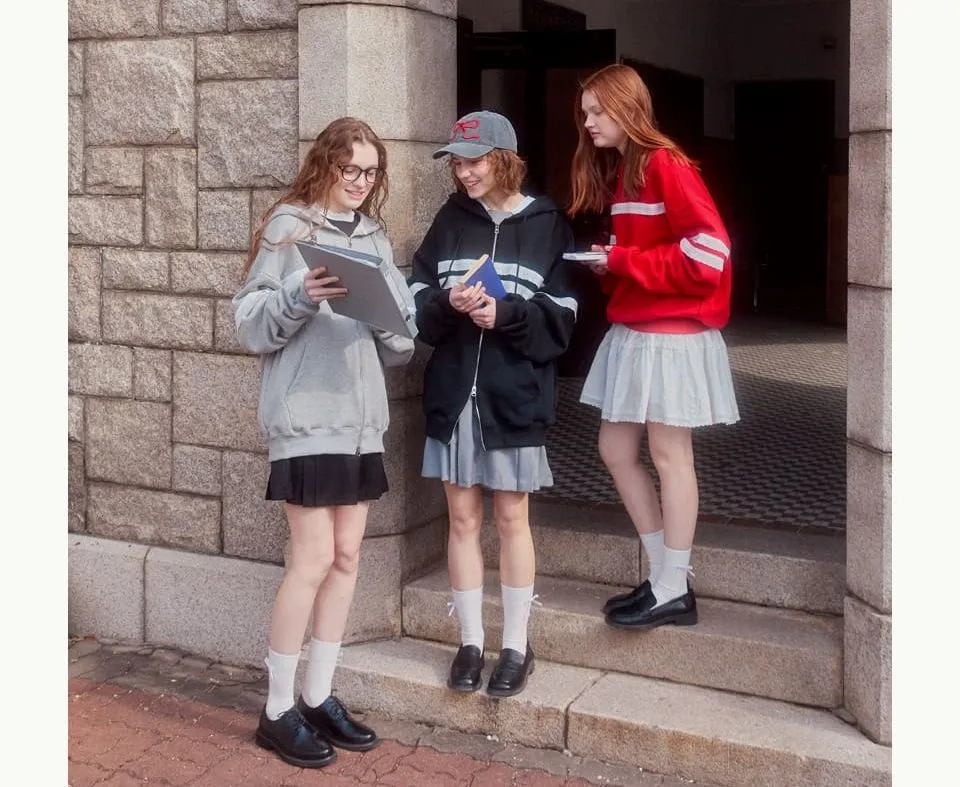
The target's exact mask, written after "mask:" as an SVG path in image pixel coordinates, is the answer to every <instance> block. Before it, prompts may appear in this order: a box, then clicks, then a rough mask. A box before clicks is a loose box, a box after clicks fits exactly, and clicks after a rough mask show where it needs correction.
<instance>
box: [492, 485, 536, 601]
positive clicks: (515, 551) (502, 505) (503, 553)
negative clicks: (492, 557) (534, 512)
mask: <svg viewBox="0 0 960 787" xmlns="http://www.w3.org/2000/svg"><path fill="white" fill-rule="evenodd" d="M529 503H530V496H529V495H528V494H527V493H526V492H494V493H493V511H494V519H495V520H496V523H497V534H498V535H499V537H500V581H501V583H503V584H504V585H507V586H508V587H514V588H521V587H527V586H528V585H532V584H533V579H534V576H535V575H536V556H535V554H534V551H533V536H532V535H531V533H530V506H529Z"/></svg>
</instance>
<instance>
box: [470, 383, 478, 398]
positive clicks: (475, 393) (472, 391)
mask: <svg viewBox="0 0 960 787" xmlns="http://www.w3.org/2000/svg"><path fill="white" fill-rule="evenodd" d="M470 396H471V397H472V398H474V399H476V398H477V386H473V388H471V389H470Z"/></svg>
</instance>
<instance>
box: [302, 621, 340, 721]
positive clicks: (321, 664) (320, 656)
mask: <svg viewBox="0 0 960 787" xmlns="http://www.w3.org/2000/svg"><path fill="white" fill-rule="evenodd" d="M339 655H340V643H339V642H322V641H321V640H319V639H312V638H311V640H310V650H309V656H308V658H309V661H308V662H307V672H306V674H305V675H304V676H303V690H302V691H301V692H300V695H301V696H302V697H303V701H304V702H305V703H307V705H309V706H310V707H311V708H316V707H317V706H318V705H320V704H322V703H323V701H324V700H325V699H326V698H327V697H329V696H330V693H331V692H332V690H333V673H334V670H336V668H337V656H339Z"/></svg>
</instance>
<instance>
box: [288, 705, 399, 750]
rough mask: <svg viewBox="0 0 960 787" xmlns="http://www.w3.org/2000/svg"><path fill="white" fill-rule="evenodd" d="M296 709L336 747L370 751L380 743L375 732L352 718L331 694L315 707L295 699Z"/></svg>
mask: <svg viewBox="0 0 960 787" xmlns="http://www.w3.org/2000/svg"><path fill="white" fill-rule="evenodd" d="M297 710H299V711H300V713H302V714H303V718H305V719H306V720H307V721H308V722H309V723H310V726H312V727H313V728H314V729H315V730H316V731H317V732H319V733H320V734H321V735H323V736H325V737H326V738H328V739H329V741H330V743H332V744H333V745H334V746H336V747H337V748H338V749H346V750H347V751H370V749H372V748H373V747H374V746H376V745H377V744H379V743H380V739H379V738H378V737H377V733H375V732H374V731H373V730H371V729H370V728H369V727H367V726H365V725H363V724H361V723H360V722H359V721H357V720H356V719H354V718H353V717H352V716H351V715H350V714H349V713H347V709H346V708H344V707H343V705H342V704H341V702H340V700H338V699H337V698H336V697H334V696H333V695H332V694H331V695H330V696H329V697H327V698H326V699H325V700H324V701H323V702H321V703H320V704H319V705H318V706H317V707H316V708H311V707H310V706H309V705H307V703H306V702H304V701H303V697H301V698H300V699H299V700H297Z"/></svg>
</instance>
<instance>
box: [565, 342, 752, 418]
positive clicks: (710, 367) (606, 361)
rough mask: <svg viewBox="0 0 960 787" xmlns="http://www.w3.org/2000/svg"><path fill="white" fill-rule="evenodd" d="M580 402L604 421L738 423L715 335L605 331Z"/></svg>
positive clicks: (722, 349) (726, 367) (727, 370)
mask: <svg viewBox="0 0 960 787" xmlns="http://www.w3.org/2000/svg"><path fill="white" fill-rule="evenodd" d="M580 401H581V402H583V403H584V404H588V405H592V406H593V407H597V408H599V409H600V411H601V417H602V418H603V419H604V420H605V421H632V422H635V423H646V422H648V421H653V422H655V423H661V424H667V425H668V426H686V427H697V426H710V425H712V424H734V423H736V422H737V421H739V420H740V412H739V410H738V409H737V398H736V395H735V393H734V389H733V377H732V375H731V374H730V360H729V358H728V357H727V345H726V343H725V342H724V341H723V337H722V336H721V334H720V331H718V330H707V331H703V332H702V333H691V334H672V333H645V332H642V331H634V330H632V329H630V328H627V327H626V326H625V325H620V324H615V325H613V326H611V328H610V330H609V331H607V334H606V336H604V338H603V341H602V342H601V343H600V347H599V348H598V349H597V354H596V356H594V359H593V364H592V365H591V367H590V372H589V374H588V375H587V379H586V380H585V381H584V384H583V391H582V393H581V395H580Z"/></svg>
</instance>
